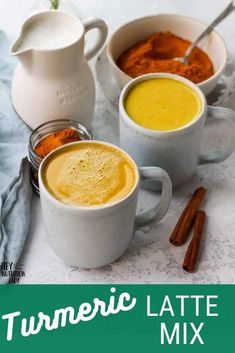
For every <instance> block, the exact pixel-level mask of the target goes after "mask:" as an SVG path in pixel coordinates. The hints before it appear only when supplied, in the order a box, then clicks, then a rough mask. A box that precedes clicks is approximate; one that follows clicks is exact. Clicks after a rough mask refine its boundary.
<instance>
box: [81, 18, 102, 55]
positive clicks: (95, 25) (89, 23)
mask: <svg viewBox="0 0 235 353" xmlns="http://www.w3.org/2000/svg"><path fill="white" fill-rule="evenodd" d="M83 26H84V30H85V34H86V33H87V32H89V31H90V30H92V29H98V31H99V36H98V38H97V41H96V42H95V43H94V44H93V46H92V47H91V48H90V49H89V50H87V51H86V52H85V58H86V59H87V60H88V61H89V60H90V59H92V58H93V56H95V55H96V53H98V51H99V50H100V49H101V48H102V46H103V44H104V43H105V41H106V38H107V35H108V27H107V25H106V23H105V22H104V21H103V20H101V19H99V18H93V17H92V18H88V19H87V20H85V21H83Z"/></svg>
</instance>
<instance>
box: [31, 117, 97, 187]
mask: <svg viewBox="0 0 235 353" xmlns="http://www.w3.org/2000/svg"><path fill="white" fill-rule="evenodd" d="M80 140H92V134H91V133H90V131H89V130H87V129H86V128H85V127H84V126H83V125H81V124H79V123H78V122H76V121H73V120H67V119H61V120H53V121H49V122H47V123H45V124H42V125H40V126H39V127H38V128H36V129H35V130H34V131H33V132H32V134H31V136H30V139H29V146H28V160H29V162H30V165H31V183H32V185H33V188H34V190H35V191H36V193H38V194H39V186H38V169H39V166H40V164H41V162H42V160H43V159H44V158H45V157H46V156H47V155H48V154H49V153H50V152H52V151H54V150H55V149H56V148H58V147H60V146H63V145H67V144H68V143H71V142H75V141H80Z"/></svg>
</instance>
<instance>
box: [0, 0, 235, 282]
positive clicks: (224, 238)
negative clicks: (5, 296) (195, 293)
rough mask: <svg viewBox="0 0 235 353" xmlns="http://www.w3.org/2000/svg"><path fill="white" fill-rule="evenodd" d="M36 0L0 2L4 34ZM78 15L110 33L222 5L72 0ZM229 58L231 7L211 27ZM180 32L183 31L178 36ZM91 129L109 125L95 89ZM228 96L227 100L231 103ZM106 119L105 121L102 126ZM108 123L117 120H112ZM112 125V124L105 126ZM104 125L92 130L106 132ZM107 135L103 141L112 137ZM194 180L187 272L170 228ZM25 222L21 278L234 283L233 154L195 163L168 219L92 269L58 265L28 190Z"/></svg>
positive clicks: (196, 0) (234, 21) (233, 38)
mask: <svg viewBox="0 0 235 353" xmlns="http://www.w3.org/2000/svg"><path fill="white" fill-rule="evenodd" d="M36 2H37V1H34V0H0V28H1V29H3V30H5V31H6V32H7V33H8V34H9V36H11V37H14V36H16V35H17V34H18V32H19V29H20V27H21V23H22V21H23V19H24V18H25V16H26V15H27V14H28V12H29V11H30V9H31V8H32V7H33V5H34V4H35V3H36ZM74 3H77V5H78V6H79V9H80V12H81V13H82V14H83V16H84V17H89V16H98V17H101V18H103V19H104V20H105V21H106V22H107V24H108V25H109V28H110V33H111V32H112V30H114V29H115V28H116V27H117V26H119V25H120V24H122V23H124V22H126V21H128V20H130V19H134V18H136V17H141V16H144V15H148V14H153V13H163V12H165V13H166V12H170V13H179V14H185V15H190V16H193V17H196V18H199V19H201V20H203V21H205V22H206V21H210V20H212V19H213V18H214V17H215V16H216V15H217V14H218V13H219V12H220V11H221V10H222V9H223V8H224V7H225V6H226V5H227V4H228V1H226V0H77V1H76V0H74ZM218 31H219V32H220V33H221V34H222V35H223V37H224V39H225V40H226V42H227V45H228V48H229V51H230V53H231V54H232V56H233V57H235V13H234V14H233V15H231V16H230V18H228V19H227V20H226V21H225V22H224V23H223V24H221V25H220V26H219V28H218ZM185 35H186V34H185ZM97 91H98V92H97V93H98V94H97V95H98V99H97V106H96V114H95V123H94V127H95V129H96V128H97V127H102V126H106V125H110V121H109V119H111V116H112V114H111V111H112V109H113V108H112V107H111V106H110V104H109V102H107V100H106V99H105V97H104V96H103V94H102V93H101V91H100V88H99V87H97ZM234 100H235V95H234V96H233V97H231V99H230V101H229V102H228V103H227V106H230V107H234V109H235V102H234ZM107 121H109V124H106V123H107ZM112 123H113V127H112V128H113V129H114V128H116V126H117V122H116V121H113V122H112ZM111 125H112V124H111ZM107 133H109V131H107V130H106V129H102V130H101V131H100V132H99V136H98V137H100V138H103V139H105V138H106V136H107ZM110 136H112V134H111V135H110V134H109V140H111V141H112V137H110ZM199 184H203V185H205V186H206V187H207V188H208V189H209V192H208V196H207V201H206V204H205V208H206V210H207V214H208V224H207V230H206V234H205V238H204V241H203V247H202V251H201V255H200V263H199V267H198V271H197V272H196V273H195V274H193V275H189V274H186V273H184V272H183V270H182V269H181V263H182V260H183V257H184V254H185V251H186V247H183V248H174V247H172V246H171V245H170V244H169V242H168V238H169V234H170V232H171V229H172V227H173V226H174V224H175V222H176V220H177V217H178V216H179V213H180V210H181V209H182V207H183V206H184V204H185V202H186V200H188V198H189V196H190V195H191V193H192V191H193V190H194V188H195V187H196V186H198V185H199ZM152 199H153V195H149V194H147V193H144V194H142V196H141V200H140V208H145V207H146V205H147V207H148V204H149V203H151V202H152ZM31 217H32V224H31V230H30V233H29V237H28V241H27V244H26V247H25V250H24V254H23V257H22V261H21V263H23V264H24V270H25V272H26V277H25V278H24V279H23V280H22V283H112V282H115V283H127V282H128V283H221V282H222V283H235V155H234V154H233V156H232V157H231V158H230V159H228V160H227V161H226V162H224V163H221V164H220V165H215V166H204V167H200V168H198V174H197V175H196V176H195V178H194V179H193V180H192V181H190V182H189V183H188V184H187V185H185V186H184V187H183V188H180V189H178V190H176V191H175V192H174V199H173V202H172V205H171V209H170V211H169V214H168V215H167V217H166V218H165V219H164V220H163V221H162V222H161V223H160V224H159V225H157V226H155V227H154V228H152V229H151V230H149V231H148V232H139V233H138V234H137V235H136V238H135V240H134V241H133V242H132V243H131V245H130V248H129V250H128V251H127V252H126V253H125V254H124V255H123V257H122V258H121V259H119V260H118V261H117V262H115V263H114V264H112V265H109V266H106V267H105V268H102V269H99V270H82V269H76V268H69V267H67V266H65V265H64V264H63V263H62V262H61V261H60V260H59V259H58V258H57V257H56V256H55V255H54V254H53V252H52V251H51V250H50V248H49V247H48V243H47V240H46V236H45V234H44V231H43V228H42V219H41V210H40V204H39V200H38V198H37V197H36V196H35V197H34V200H33V205H32V216H31Z"/></svg>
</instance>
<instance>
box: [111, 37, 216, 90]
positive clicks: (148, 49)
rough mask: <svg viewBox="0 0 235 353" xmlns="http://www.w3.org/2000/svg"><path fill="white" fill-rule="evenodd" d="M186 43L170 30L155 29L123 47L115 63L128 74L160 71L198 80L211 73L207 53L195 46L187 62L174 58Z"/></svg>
mask: <svg viewBox="0 0 235 353" xmlns="http://www.w3.org/2000/svg"><path fill="white" fill-rule="evenodd" d="M190 44H191V42H190V41H188V40H186V39H183V38H181V37H178V36H176V35H175V34H173V33H171V32H157V33H154V34H153V35H151V36H150V37H149V38H147V39H146V40H143V41H141V42H138V43H137V44H135V45H134V46H132V47H131V48H129V49H127V50H126V51H125V52H124V53H123V54H121V56H120V57H119V58H118V61H117V65H118V66H119V68H120V69H121V70H122V71H124V72H125V73H126V74H127V75H129V76H131V77H132V78H135V77H138V76H141V75H144V74H149V73H156V72H164V73H171V74H176V75H179V76H183V77H185V78H187V79H189V80H191V81H192V82H194V83H196V84H198V83H201V82H203V81H205V80H207V79H208V78H210V77H211V76H213V74H214V67H213V63H212V61H211V59H210V58H209V56H208V55H207V54H206V53H205V52H204V51H203V50H202V49H200V48H198V47H196V48H194V49H193V51H192V53H191V55H190V57H189V63H188V65H185V64H183V63H180V62H178V61H176V60H174V59H175V58H179V57H183V56H184V54H185V52H186V50H187V48H188V47H189V46H190Z"/></svg>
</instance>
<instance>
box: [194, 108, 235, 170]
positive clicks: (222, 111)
mask: <svg viewBox="0 0 235 353" xmlns="http://www.w3.org/2000/svg"><path fill="white" fill-rule="evenodd" d="M207 117H208V118H209V119H217V120H225V121H226V122H227V123H229V124H230V125H231V129H230V134H231V139H230V141H229V143H228V144H227V145H225V146H224V147H223V148H221V149H219V150H215V151H209V152H207V153H203V154H201V155H200V156H199V163H198V164H199V165H200V164H210V163H219V162H222V161H224V160H225V159H227V158H228V157H229V156H230V155H231V154H232V153H233V151H234V147H235V113H234V112H233V111H232V110H231V109H228V108H223V107H210V106H209V107H208V116H207Z"/></svg>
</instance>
